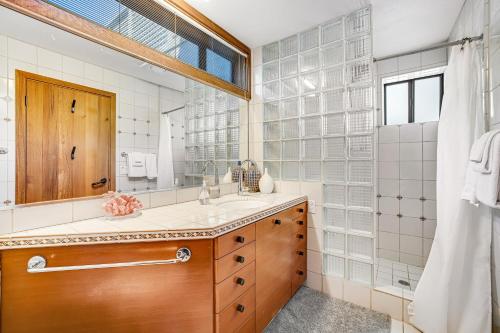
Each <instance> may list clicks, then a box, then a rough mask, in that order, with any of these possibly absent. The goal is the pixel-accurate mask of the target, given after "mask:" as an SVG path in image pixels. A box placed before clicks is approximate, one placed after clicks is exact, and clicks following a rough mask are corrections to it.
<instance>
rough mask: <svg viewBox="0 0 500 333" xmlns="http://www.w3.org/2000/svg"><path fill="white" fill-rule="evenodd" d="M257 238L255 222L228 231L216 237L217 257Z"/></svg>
mask: <svg viewBox="0 0 500 333" xmlns="http://www.w3.org/2000/svg"><path fill="white" fill-rule="evenodd" d="M254 240H255V224H254V223H252V224H250V225H247V226H246V227H243V228H240V229H238V230H235V231H232V232H230V233H227V234H225V235H223V236H220V237H217V238H216V239H215V245H214V246H215V258H217V259H219V258H221V257H223V256H225V255H226V254H228V253H231V252H233V251H234V250H237V249H239V248H241V247H243V246H245V245H246V244H249V243H251V242H253V241H254Z"/></svg>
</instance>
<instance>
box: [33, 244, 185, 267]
mask: <svg viewBox="0 0 500 333" xmlns="http://www.w3.org/2000/svg"><path fill="white" fill-rule="evenodd" d="M191 255H192V253H191V250H190V249H188V248H186V247H181V248H179V249H178V250H177V253H176V258H175V259H166V260H147V261H132V262H117V263H111V264H95V265H79V266H59V267H47V259H45V258H44V257H42V256H33V257H31V258H30V259H29V260H28V267H27V271H28V273H48V272H63V271H81V270H88V269H101V268H115V267H135V266H151V265H169V264H178V263H181V262H187V261H189V259H191Z"/></svg>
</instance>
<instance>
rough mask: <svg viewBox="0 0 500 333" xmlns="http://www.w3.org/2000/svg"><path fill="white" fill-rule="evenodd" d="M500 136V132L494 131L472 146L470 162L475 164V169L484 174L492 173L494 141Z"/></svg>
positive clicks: (484, 135)
mask: <svg viewBox="0 0 500 333" xmlns="http://www.w3.org/2000/svg"><path fill="white" fill-rule="evenodd" d="M498 134H500V130H493V131H489V132H487V133H485V134H483V135H482V136H481V137H480V138H479V139H478V140H477V141H476V142H474V145H473V146H472V149H471V151H470V160H471V161H472V162H475V164H474V169H475V170H477V171H479V172H482V173H491V171H492V168H491V165H490V163H489V162H490V159H492V158H493V154H492V151H491V149H492V148H493V144H492V141H493V140H494V139H495V137H496V136H497V135H498Z"/></svg>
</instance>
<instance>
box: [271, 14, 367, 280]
mask: <svg viewBox="0 0 500 333" xmlns="http://www.w3.org/2000/svg"><path fill="white" fill-rule="evenodd" d="M372 68H373V64H372V35H371V8H370V7H367V8H363V9H361V10H358V11H356V12H354V13H351V14H350V15H347V16H345V17H341V18H337V19H335V20H332V21H329V22H327V23H324V24H322V25H320V26H317V27H314V28H311V29H309V30H306V31H303V32H300V33H299V34H297V35H293V36H290V37H288V38H285V39H283V40H281V41H278V42H274V43H271V44H268V45H265V46H264V47H263V48H262V82H263V83H262V96H263V100H264V102H263V141H264V142H263V160H264V162H263V164H264V167H265V168H267V169H268V171H269V172H270V173H271V175H272V176H273V177H274V178H275V179H281V180H287V181H302V182H304V181H305V182H307V181H311V182H318V181H319V182H321V183H322V184H323V185H322V187H323V206H322V209H323V210H324V211H323V237H324V238H323V274H325V275H333V276H338V277H342V278H347V279H350V280H354V281H358V282H362V283H368V284H371V283H372V282H373V276H372V275H373V274H372V271H373V270H372V265H373V257H374V237H375V232H374V230H375V228H374V225H375V223H374V216H373V214H374V213H373V209H374V189H373V184H374V109H373V89H374V84H373V78H372Z"/></svg>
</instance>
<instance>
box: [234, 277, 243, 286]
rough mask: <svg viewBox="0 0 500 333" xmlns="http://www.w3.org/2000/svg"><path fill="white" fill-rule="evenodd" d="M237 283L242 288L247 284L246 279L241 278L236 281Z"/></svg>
mask: <svg viewBox="0 0 500 333" xmlns="http://www.w3.org/2000/svg"><path fill="white" fill-rule="evenodd" d="M236 283H237V284H239V285H240V286H242V285H244V284H245V279H244V278H240V277H239V278H237V279H236Z"/></svg>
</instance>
